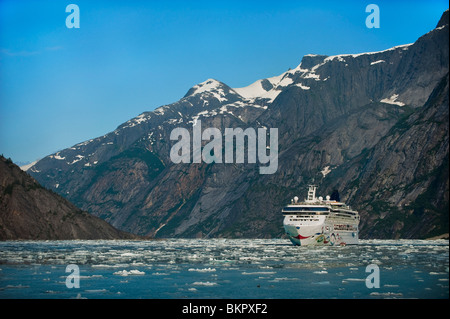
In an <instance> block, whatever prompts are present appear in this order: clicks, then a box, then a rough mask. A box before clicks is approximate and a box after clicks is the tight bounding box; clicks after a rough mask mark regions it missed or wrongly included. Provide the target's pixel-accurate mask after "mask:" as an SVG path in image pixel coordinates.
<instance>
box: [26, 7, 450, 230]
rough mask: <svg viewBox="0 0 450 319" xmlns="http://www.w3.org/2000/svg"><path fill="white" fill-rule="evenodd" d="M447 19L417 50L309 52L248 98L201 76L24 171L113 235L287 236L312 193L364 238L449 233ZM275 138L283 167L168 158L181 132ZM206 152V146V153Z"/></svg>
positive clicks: (246, 92) (250, 90)
mask: <svg viewBox="0 0 450 319" xmlns="http://www.w3.org/2000/svg"><path fill="white" fill-rule="evenodd" d="M448 28H449V27H448V10H447V11H446V12H444V14H443V15H442V18H441V19H440V21H439V23H438V25H437V26H436V28H435V29H433V30H431V31H430V32H428V33H427V34H425V35H423V36H422V37H420V38H419V39H417V41H416V42H414V43H411V44H406V45H400V46H396V47H393V48H390V49H387V50H384V51H380V52H368V53H359V54H342V55H336V56H324V55H315V54H309V55H306V56H304V57H303V59H302V60H301V63H300V64H299V65H298V66H297V67H296V68H294V69H290V70H288V71H286V72H284V73H282V74H281V75H279V76H274V77H271V78H267V79H262V80H258V81H256V82H254V83H253V84H251V85H249V86H247V87H244V88H230V87H229V86H227V85H226V84H224V83H222V82H220V81H217V80H215V79H208V80H206V81H205V82H203V83H200V84H197V85H195V86H194V87H192V88H191V89H189V90H188V92H187V93H186V95H185V96H184V97H183V98H182V99H180V100H179V101H178V102H175V103H173V104H170V105H165V106H162V107H160V108H158V109H156V110H155V111H153V112H144V113H142V114H140V115H139V116H137V117H135V118H133V119H131V120H129V121H127V122H125V123H123V124H122V125H120V126H119V127H118V128H117V129H116V130H114V131H113V132H111V133H109V134H106V135H104V136H101V137H98V138H95V139H91V140H89V141H86V142H83V143H79V144H77V145H74V146H73V147H71V148H68V149H65V150H63V151H60V152H57V153H55V154H52V155H49V156H47V157H45V158H43V159H42V160H40V161H38V162H37V163H36V164H34V165H33V166H32V167H31V168H29V170H28V172H29V173H30V174H31V175H32V176H34V177H35V178H36V179H37V180H38V181H39V182H40V183H42V184H43V185H45V186H46V187H48V188H50V189H52V190H54V191H55V192H58V193H59V194H61V195H63V196H65V197H66V198H68V199H69V200H71V201H72V202H74V203H75V204H76V205H78V206H79V207H81V208H82V209H84V210H87V211H89V212H92V213H93V214H94V215H96V216H98V217H100V218H102V219H104V220H106V221H108V222H109V223H111V224H112V225H113V226H115V227H117V228H119V229H122V230H126V231H128V232H132V233H135V234H140V235H149V236H155V237H258V238H269V237H279V236H282V235H283V229H282V216H281V213H280V211H281V208H282V207H283V205H285V204H286V203H288V202H290V199H291V198H293V197H294V196H295V195H297V196H299V197H302V196H305V195H306V194H305V193H306V187H307V185H308V184H310V183H312V182H314V183H315V184H316V185H318V191H319V193H320V194H322V195H326V194H329V193H331V192H332V191H333V190H334V189H338V190H339V192H340V194H341V199H342V200H344V201H346V202H348V203H349V204H350V205H351V206H352V207H353V208H355V209H357V210H358V211H360V214H361V227H360V234H361V237H363V238H374V237H376V238H426V237H431V236H436V235H440V234H443V233H446V232H448V145H449V140H448V132H449V130H448V59H449V54H448V48H449V45H448ZM199 121H201V126H202V127H203V128H207V127H214V128H217V129H219V131H220V132H222V133H223V132H224V131H225V129H226V128H242V129H244V130H245V129H247V128H253V129H255V131H256V130H257V129H258V128H267V129H269V128H277V129H278V169H277V171H276V173H274V174H260V171H259V168H260V166H264V165H263V164H260V163H249V161H248V158H247V160H246V161H245V163H242V164H241V163H210V164H208V163H205V162H201V163H180V164H175V163H173V162H172V161H171V159H170V155H169V154H170V150H171V147H172V146H173V145H174V144H175V143H176V141H172V140H171V139H170V134H171V132H172V130H173V129H175V128H186V129H187V130H188V131H189V132H190V134H191V135H190V136H193V133H192V130H193V129H192V128H193V124H195V123H200V122H199ZM204 144H205V143H204Z"/></svg>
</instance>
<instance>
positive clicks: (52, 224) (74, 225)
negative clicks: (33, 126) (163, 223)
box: [0, 156, 136, 240]
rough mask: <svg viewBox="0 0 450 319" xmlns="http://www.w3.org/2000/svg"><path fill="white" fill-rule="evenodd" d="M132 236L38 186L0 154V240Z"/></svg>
mask: <svg viewBox="0 0 450 319" xmlns="http://www.w3.org/2000/svg"><path fill="white" fill-rule="evenodd" d="M121 238H136V236H134V235H132V234H127V233H124V232H122V231H119V230H117V229H115V228H114V227H112V226H111V225H109V224H108V223H106V222H105V221H103V220H101V219H100V218H98V217H95V216H92V215H90V214H89V213H87V212H84V211H82V210H80V209H78V208H77V207H75V206H74V205H73V204H71V203H70V202H68V201H67V200H66V199H64V198H62V197H61V196H59V195H57V194H55V193H53V192H52V191H49V190H47V189H45V188H43V187H42V186H40V185H39V184H38V183H37V182H36V181H35V180H34V179H33V178H32V177H30V176H29V175H28V174H27V173H25V172H23V171H22V170H21V169H20V168H19V167H18V166H16V165H15V164H13V163H12V162H11V161H10V160H7V159H5V158H4V157H3V156H1V157H0V240H11V239H121Z"/></svg>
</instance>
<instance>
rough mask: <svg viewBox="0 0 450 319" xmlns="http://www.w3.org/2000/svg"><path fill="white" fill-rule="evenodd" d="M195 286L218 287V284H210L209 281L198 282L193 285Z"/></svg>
mask: <svg viewBox="0 0 450 319" xmlns="http://www.w3.org/2000/svg"><path fill="white" fill-rule="evenodd" d="M193 285H195V286H216V285H217V283H216V282H209V281H196V282H194V283H193Z"/></svg>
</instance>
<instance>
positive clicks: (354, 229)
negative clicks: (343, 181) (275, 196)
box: [282, 185, 359, 246]
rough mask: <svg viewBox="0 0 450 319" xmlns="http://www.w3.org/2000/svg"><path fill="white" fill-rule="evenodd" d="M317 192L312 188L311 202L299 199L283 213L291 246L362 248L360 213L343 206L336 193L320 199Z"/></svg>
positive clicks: (284, 224) (309, 197) (309, 193)
mask: <svg viewBox="0 0 450 319" xmlns="http://www.w3.org/2000/svg"><path fill="white" fill-rule="evenodd" d="M316 188H317V186H315V185H310V186H309V189H308V197H307V199H305V200H304V201H303V202H299V200H298V197H297V196H295V197H294V199H292V200H291V204H289V205H287V206H286V207H284V208H283V210H282V213H283V216H284V221H283V226H284V230H285V231H286V234H287V235H288V236H289V239H290V240H291V242H292V243H293V244H294V245H298V246H311V245H356V244H358V225H359V214H358V212H357V211H354V210H352V209H351V208H350V207H349V206H347V205H346V204H345V203H342V202H340V199H339V193H337V192H336V191H335V192H333V194H332V195H331V196H326V198H325V199H323V198H322V197H321V196H320V197H318V198H317V197H316Z"/></svg>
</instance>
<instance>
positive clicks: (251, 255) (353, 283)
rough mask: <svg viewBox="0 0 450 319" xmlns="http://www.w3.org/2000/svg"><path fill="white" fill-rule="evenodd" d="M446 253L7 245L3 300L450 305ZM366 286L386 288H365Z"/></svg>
mask: <svg viewBox="0 0 450 319" xmlns="http://www.w3.org/2000/svg"><path fill="white" fill-rule="evenodd" d="M448 247H449V241H448V240H435V241H427V240H362V241H361V245H358V246H346V247H295V246H292V245H291V244H290V242H289V241H288V240H285V239H273V240H262V239H251V240H250V239H170V240H158V241H124V240H121V241H80V240H76V241H6V242H0V298H2V299H8V298H96V299H98V298H125V299H130V298H133V299H134V298H152V299H156V298H158V299H183V298H191V299H197V298H202V299H208V298H217V299H224V298H226V299H228V298H234V299H247V298H252V299H267V298H275V299H290V298H295V299H299V298H301V299H303V298H320V299H324V298H325V299H329V298H357V299H361V298H363V299H376V298H448V297H449V281H448V280H449V254H448ZM70 264H74V265H77V266H78V268H79V275H80V276H79V288H76V287H74V288H68V287H67V285H66V279H67V278H68V276H70V275H72V276H73V274H75V273H73V274H72V273H71V272H66V266H67V265H70ZM369 265H372V266H370V267H373V266H374V265H376V266H378V270H379V272H378V274H379V276H377V271H376V270H371V269H373V268H369V269H366V267H367V266H369ZM376 266H375V267H376ZM366 270H367V272H366ZM368 276H369V277H370V278H369V280H368V281H369V285H371V284H372V286H373V284H375V283H376V282H377V278H378V282H379V288H376V287H372V288H368V287H367V285H366V278H367V277H368ZM71 282H73V283H75V282H76V281H75V280H72V281H71Z"/></svg>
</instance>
